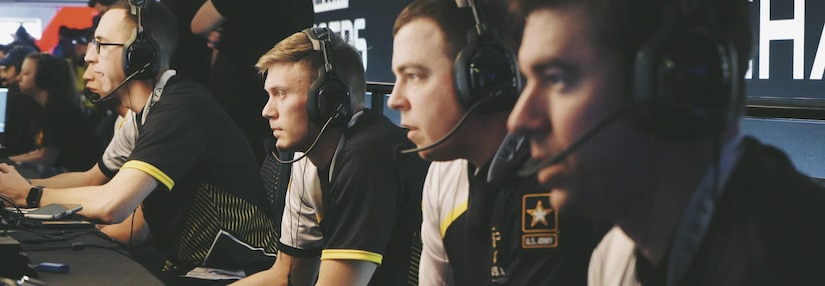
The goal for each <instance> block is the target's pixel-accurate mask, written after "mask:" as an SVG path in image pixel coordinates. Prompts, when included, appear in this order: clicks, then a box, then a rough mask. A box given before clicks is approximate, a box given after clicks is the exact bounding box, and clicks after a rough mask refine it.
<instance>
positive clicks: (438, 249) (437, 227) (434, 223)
mask: <svg viewBox="0 0 825 286" xmlns="http://www.w3.org/2000/svg"><path fill="white" fill-rule="evenodd" d="M439 169H440V168H438V166H437V164H433V165H430V169H429V171H428V172H427V178H426V179H425V180H424V190H423V193H422V204H423V205H422V210H421V211H422V215H423V221H422V223H421V240H422V244H423V247H422V249H421V261H420V264H419V266H418V279H419V283H420V285H423V286H428V285H452V284H453V281H452V276H453V274H452V268H450V260H449V258H448V257H447V252H446V251H445V250H444V240H443V234H442V232H441V209H442V206H441V202H440V201H441V200H439V187H438V183H437V182H438V178H437V177H438V173H439V171H438V170H439Z"/></svg>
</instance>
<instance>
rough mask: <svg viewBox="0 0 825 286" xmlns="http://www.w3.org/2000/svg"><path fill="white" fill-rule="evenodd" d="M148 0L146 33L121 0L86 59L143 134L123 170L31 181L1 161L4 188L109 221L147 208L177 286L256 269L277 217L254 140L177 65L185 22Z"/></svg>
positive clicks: (267, 260)
mask: <svg viewBox="0 0 825 286" xmlns="http://www.w3.org/2000/svg"><path fill="white" fill-rule="evenodd" d="M147 2H148V4H147V5H148V6H147V7H146V8H142V9H136V10H137V14H138V15H140V17H142V19H141V23H142V26H143V27H142V28H144V31H143V32H142V33H140V32H138V30H139V28H140V27H138V24H137V23H138V17H137V16H136V15H133V14H130V12H129V11H130V7H129V6H128V5H127V3H126V2H125V1H121V2H118V3H117V4H115V5H113V6H112V8H111V9H110V10H109V11H108V12H106V14H104V15H103V17H102V18H101V20H100V25H99V26H98V29H97V30H96V31H95V37H94V39H95V41H94V42H93V43H92V45H90V48H89V49H88V51H87V54H86V58H85V61H86V62H87V63H88V64H89V71H88V72H86V73H85V76H84V78H85V79H86V80H87V81H88V83H87V87H88V88H89V89H90V90H91V91H92V92H95V93H100V94H102V96H99V97H97V99H95V101H97V102H100V101H106V100H119V101H120V102H121V104H123V105H124V106H126V107H127V108H129V110H128V112H127V114H126V117H128V118H130V119H131V120H132V122H131V123H129V122H127V123H126V124H133V126H131V128H134V129H135V131H136V133H137V135H136V137H135V140H134V147H133V149H132V150H131V152H130V154H129V155H128V157H127V158H126V160H125V162H124V163H123V164H122V165H121V166H120V169H119V171H117V173H116V174H114V176H112V178H111V180H109V181H108V182H106V183H105V184H102V185H100V186H85V187H75V188H63V189H56V188H43V187H39V186H33V185H30V184H29V183H27V182H26V180H25V179H24V178H23V177H21V176H20V175H19V174H18V173H16V172H15V171H14V168H12V167H11V166H8V165H4V164H0V172H2V174H0V193H2V194H4V195H7V196H9V197H11V198H12V199H14V201H15V202H16V203H17V204H18V205H28V206H30V207H37V206H41V205H46V204H49V203H79V204H81V205H83V210H82V211H80V214H81V215H83V216H85V217H87V218H89V219H91V220H95V221H99V222H102V223H107V224H116V223H121V222H124V221H125V220H126V219H127V218H128V217H129V215H130V214H132V213H133V211H134V210H135V209H136V208H138V207H140V208H141V210H142V211H143V217H144V218H145V220H146V222H147V225H148V226H149V227H150V229H151V234H150V238H151V241H152V242H153V243H154V246H155V247H156V248H157V250H158V251H159V252H160V253H161V254H162V255H163V259H162V260H165V261H153V262H154V263H158V265H157V268H160V265H164V266H163V270H164V273H163V275H160V278H161V279H162V280H165V282H167V283H169V284H174V285H180V284H187V283H192V284H198V285H203V283H204V282H206V281H197V282H195V281H191V280H188V279H186V278H179V277H176V276H177V274H184V273H186V272H188V271H189V270H191V269H193V268H194V267H210V268H223V269H232V270H243V271H244V272H245V273H247V274H251V273H254V272H257V271H260V270H263V269H266V268H269V266H271V265H272V264H273V262H274V253H276V249H275V239H276V237H275V235H276V231H275V223H274V221H273V220H272V219H271V218H270V217H269V215H268V214H269V213H270V212H269V211H268V205H266V203H265V202H266V201H267V200H266V197H265V193H264V190H263V185H262V182H261V179H260V177H258V167H257V164H256V159H255V158H254V157H253V154H252V151H251V148H250V146H249V144H248V143H247V142H246V141H245V140H244V137H243V134H242V133H241V131H240V130H239V129H238V128H237V126H236V125H235V124H233V123H232V120H231V119H230V118H229V116H227V115H226V113H224V112H223V111H222V110H221V108H220V107H219V106H218V105H217V104H216V103H215V102H214V100H213V99H212V98H211V97H210V96H209V93H208V91H207V90H206V89H205V88H204V87H203V86H201V85H199V84H197V83H195V82H193V81H191V80H189V79H187V78H184V77H181V76H175V71H174V70H169V69H168V67H169V61H170V58H171V55H172V52H173V51H174V49H175V46H176V44H177V41H178V34H177V26H176V25H177V20H176V18H175V15H174V14H172V13H171V12H170V11H169V10H168V8H166V7H165V6H163V5H162V4H160V3H158V2H155V1H147ZM132 8H134V7H132ZM124 53H126V54H124ZM124 61H128V62H127V63H126V64H124ZM155 67H156V69H153V68H155ZM153 70H156V71H157V72H152V71H153ZM35 182H36V181H35ZM133 239H134V237H133ZM153 262H149V263H153ZM144 264H146V262H145V261H144ZM147 266H148V267H150V270H156V269H155V268H153V267H154V266H153V265H147ZM223 284H225V282H224V283H223Z"/></svg>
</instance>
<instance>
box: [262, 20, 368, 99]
mask: <svg viewBox="0 0 825 286" xmlns="http://www.w3.org/2000/svg"><path fill="white" fill-rule="evenodd" d="M329 38H330V43H331V45H330V47H328V48H329V49H330V50H329V53H330V57H331V58H332V63H333V64H334V65H335V70H336V72H337V74H338V77H339V78H340V79H341V80H342V81H343V82H344V83H345V84H346V85H347V87H348V88H349V92H350V103H351V104H352V105H351V106H352V108H353V111H358V110H360V109H362V108H364V106H365V103H364V95H365V94H366V78H365V75H364V64H363V63H362V62H361V55H360V54H358V51H357V50H355V48H353V47H352V46H351V45H349V44H348V43H347V42H346V41H344V40H343V39H342V38H341V37H340V36H338V34H336V33H330V35H329ZM282 63H298V64H300V65H302V66H303V67H305V68H307V69H308V71H309V75H310V80H311V82H314V81H315V80H316V79H317V78H318V71H319V70H320V69H321V68H322V67H323V65H324V56H323V54H321V52H319V51H316V50H314V49H313V47H312V42H311V41H310V40H309V36H308V35H307V34H305V33H304V32H297V33H294V34H292V35H290V36H289V37H287V38H285V39H283V40H281V41H280V42H278V43H277V44H275V46H274V47H273V48H272V49H270V50H269V51H267V52H266V53H264V54H263V55H262V56H261V57H260V58H259V59H258V62H257V63H255V67H256V68H257V69H258V74H259V75H261V76H263V77H265V76H266V72H267V70H269V68H270V67H271V66H273V65H275V64H282Z"/></svg>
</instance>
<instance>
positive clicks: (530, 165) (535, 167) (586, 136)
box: [518, 105, 634, 177]
mask: <svg viewBox="0 0 825 286" xmlns="http://www.w3.org/2000/svg"><path fill="white" fill-rule="evenodd" d="M633 109H634V106H632V105H631V106H628V107H625V108H622V109H619V110H618V111H616V112H614V113H613V114H610V115H609V116H607V117H605V118H604V119H602V121H599V122H598V123H596V125H593V127H590V129H588V130H587V131H585V132H584V133H583V134H582V135H581V136H580V137H579V138H577V139H576V140H575V141H573V143H572V144H570V146H569V147H567V148H566V149H564V150H562V151H561V152H559V153H558V154H556V155H555V156H553V157H550V158H549V159H548V160H543V161H537V160H534V159H532V158H530V159H529V160H527V162H526V163H524V168H522V169H521V170H520V171H518V175H519V176H522V177H526V176H530V175H534V174H536V173H538V172H539V171H540V170H541V169H544V168H546V167H549V166H552V165H556V164H559V163H561V162H562V161H564V159H567V156H570V154H572V153H573V152H574V151H576V150H578V149H579V148H581V146H582V145H583V144H584V143H585V142H587V141H588V140H590V138H591V137H593V135H596V134H597V133H599V131H601V130H602V129H604V128H605V127H607V126H608V125H609V124H610V123H613V122H615V121H616V119H617V118H619V116H622V115H625V113H627V112H629V111H631V110H633Z"/></svg>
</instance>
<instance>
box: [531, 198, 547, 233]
mask: <svg viewBox="0 0 825 286" xmlns="http://www.w3.org/2000/svg"><path fill="white" fill-rule="evenodd" d="M552 211H553V209H544V206H543V205H542V203H541V201H538V203H537V204H536V208H534V209H532V210H527V213H528V214H530V216H532V217H533V221H532V222H530V227H534V226H536V224H537V223H541V224H543V225H544V226H548V224H547V215H548V214H550V212H552Z"/></svg>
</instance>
